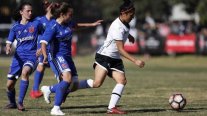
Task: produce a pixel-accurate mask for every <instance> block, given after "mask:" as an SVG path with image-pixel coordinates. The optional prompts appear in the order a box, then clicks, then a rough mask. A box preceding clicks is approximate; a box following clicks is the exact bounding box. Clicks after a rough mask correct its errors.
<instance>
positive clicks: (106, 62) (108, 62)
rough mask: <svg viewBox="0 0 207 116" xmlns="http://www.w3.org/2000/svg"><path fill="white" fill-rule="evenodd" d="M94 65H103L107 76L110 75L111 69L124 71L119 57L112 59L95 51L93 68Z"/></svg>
mask: <svg viewBox="0 0 207 116" xmlns="http://www.w3.org/2000/svg"><path fill="white" fill-rule="evenodd" d="M96 65H99V66H101V67H103V68H104V69H105V70H106V71H107V72H108V74H107V75H108V76H110V77H112V71H118V72H120V73H124V72H125V71H124V65H123V62H122V60H121V59H114V58H111V57H108V56H104V55H101V54H98V53H96V56H95V63H94V64H93V68H94V69H95V67H96Z"/></svg>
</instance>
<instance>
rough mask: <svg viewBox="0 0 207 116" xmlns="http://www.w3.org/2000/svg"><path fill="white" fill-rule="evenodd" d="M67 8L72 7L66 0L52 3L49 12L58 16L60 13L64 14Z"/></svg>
mask: <svg viewBox="0 0 207 116" xmlns="http://www.w3.org/2000/svg"><path fill="white" fill-rule="evenodd" d="M68 8H72V6H71V5H70V4H68V3H66V2H62V3H54V4H53V6H52V8H51V13H52V15H53V16H54V17H55V18H58V17H59V16H60V14H61V13H63V14H66V13H67V12H68Z"/></svg>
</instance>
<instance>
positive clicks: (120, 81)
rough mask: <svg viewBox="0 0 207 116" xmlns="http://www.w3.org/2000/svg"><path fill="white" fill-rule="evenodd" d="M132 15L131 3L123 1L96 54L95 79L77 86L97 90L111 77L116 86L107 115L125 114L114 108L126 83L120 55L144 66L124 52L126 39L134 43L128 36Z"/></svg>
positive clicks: (141, 66)
mask: <svg viewBox="0 0 207 116" xmlns="http://www.w3.org/2000/svg"><path fill="white" fill-rule="evenodd" d="M134 14H135V8H134V6H133V4H132V2H130V0H124V3H123V5H121V6H120V15H119V17H118V18H117V19H115V20H114V21H113V23H112V24H111V26H110V28H109V31H108V34H107V38H106V40H105V42H104V44H103V45H102V46H101V48H100V49H99V50H98V51H97V53H96V56H95V63H94V69H95V79H94V80H92V79H88V80H86V81H85V83H80V85H79V86H80V88H87V87H89V88H98V87H100V86H101V85H102V83H103V82H104V80H105V78H106V76H107V75H108V76H110V77H112V78H113V79H114V80H115V81H116V83H117V84H116V85H115V87H114V89H113V91H112V95H111V100H110V102H109V106H108V110H107V113H108V114H126V112H124V111H122V110H120V109H118V108H117V107H116V105H117V103H118V101H119V99H120V98H121V95H122V92H123V90H124V86H125V85H126V83H127V80H126V77H125V71H124V65H123V62H122V60H121V57H120V56H121V55H122V56H123V57H125V58H126V59H128V60H130V61H131V62H133V63H134V64H135V65H137V66H138V67H140V68H143V67H144V65H145V63H144V61H141V60H138V59H136V58H134V57H132V56H131V55H129V54H128V53H127V52H126V51H125V50H124V43H125V41H126V40H127V38H128V39H129V41H130V42H132V43H133V42H134V38H133V37H132V36H131V35H130V34H129V30H130V26H129V22H130V21H131V20H132V19H133V17H134ZM81 86H82V87H81ZM84 86H85V87H84Z"/></svg>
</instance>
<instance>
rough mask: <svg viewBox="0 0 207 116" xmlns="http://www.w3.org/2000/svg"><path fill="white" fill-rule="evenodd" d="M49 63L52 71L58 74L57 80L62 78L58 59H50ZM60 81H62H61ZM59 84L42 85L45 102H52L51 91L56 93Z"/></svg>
mask: <svg viewBox="0 0 207 116" xmlns="http://www.w3.org/2000/svg"><path fill="white" fill-rule="evenodd" d="M49 64H50V68H51V69H52V71H53V72H54V74H55V75H56V79H57V80H61V79H60V78H62V76H61V75H62V74H61V72H60V70H59V68H58V62H57V60H56V59H52V60H50V61H49ZM59 82H60V81H59ZM57 86H58V83H57V84H54V85H52V86H42V87H41V91H42V93H43V96H44V99H45V102H46V103H48V104H50V102H51V101H50V94H51V93H55V90H56V88H57Z"/></svg>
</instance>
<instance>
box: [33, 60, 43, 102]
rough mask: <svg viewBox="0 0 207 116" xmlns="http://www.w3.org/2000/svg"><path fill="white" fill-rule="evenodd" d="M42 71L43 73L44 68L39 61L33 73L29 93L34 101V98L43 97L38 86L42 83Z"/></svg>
mask: <svg viewBox="0 0 207 116" xmlns="http://www.w3.org/2000/svg"><path fill="white" fill-rule="evenodd" d="M44 71H45V66H44V64H43V63H42V62H41V61H40V63H39V64H38V66H37V69H36V71H35V75H34V85H33V88H32V90H31V91H30V97H31V98H34V99H35V98H39V97H41V96H42V95H43V94H42V92H41V91H39V86H40V83H41V82H42V78H43V76H44Z"/></svg>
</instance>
